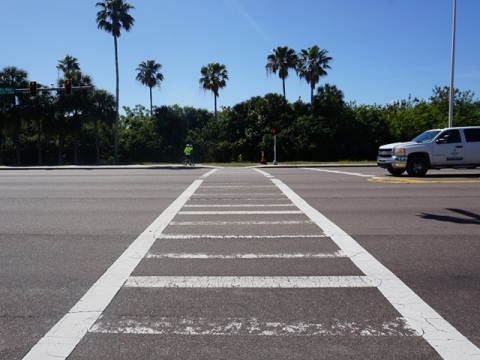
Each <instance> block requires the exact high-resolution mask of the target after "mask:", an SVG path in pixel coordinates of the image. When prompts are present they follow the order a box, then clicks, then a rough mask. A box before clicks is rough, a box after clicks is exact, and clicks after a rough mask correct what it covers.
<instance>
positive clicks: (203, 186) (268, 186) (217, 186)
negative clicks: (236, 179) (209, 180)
mask: <svg viewBox="0 0 480 360" xmlns="http://www.w3.org/2000/svg"><path fill="white" fill-rule="evenodd" d="M205 188H210V189H216V190H218V189H224V188H225V189H229V188H247V189H252V188H255V189H259V188H269V189H274V187H272V185H255V186H253V185H252V184H246V183H245V184H243V185H238V184H237V185H224V184H218V185H202V189H205Z"/></svg>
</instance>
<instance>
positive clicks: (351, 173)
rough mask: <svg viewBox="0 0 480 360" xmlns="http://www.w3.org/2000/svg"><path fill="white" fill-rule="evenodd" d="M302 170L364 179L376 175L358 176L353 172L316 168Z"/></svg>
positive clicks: (358, 174)
mask: <svg viewBox="0 0 480 360" xmlns="http://www.w3.org/2000/svg"><path fill="white" fill-rule="evenodd" d="M304 169H305V170H312V171H321V172H326V173H332V174H342V175H350V176H359V177H366V178H373V177H375V176H376V175H366V174H360V173H354V172H348V171H338V170H326V169H317V168H304Z"/></svg>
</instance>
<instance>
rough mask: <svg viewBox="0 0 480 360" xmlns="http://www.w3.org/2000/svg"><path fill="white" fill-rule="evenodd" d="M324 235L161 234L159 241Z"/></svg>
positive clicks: (297, 237) (319, 236)
mask: <svg viewBox="0 0 480 360" xmlns="http://www.w3.org/2000/svg"><path fill="white" fill-rule="evenodd" d="M325 237H327V236H326V235H321V234H319V235H305V234H300V235H284V234H280V235H278V234H277V235H213V234H202V235H194V234H165V235H164V234H162V235H159V236H158V239H159V240H192V239H320V238H325Z"/></svg>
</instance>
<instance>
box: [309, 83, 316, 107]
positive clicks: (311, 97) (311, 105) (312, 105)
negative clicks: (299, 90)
mask: <svg viewBox="0 0 480 360" xmlns="http://www.w3.org/2000/svg"><path fill="white" fill-rule="evenodd" d="M314 89H315V85H314V84H313V83H312V85H311V86H310V109H311V110H312V111H313V109H314V107H315V103H314V101H313V90H314Z"/></svg>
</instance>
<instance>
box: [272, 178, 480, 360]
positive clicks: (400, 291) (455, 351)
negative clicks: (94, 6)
mask: <svg viewBox="0 0 480 360" xmlns="http://www.w3.org/2000/svg"><path fill="white" fill-rule="evenodd" d="M271 181H272V182H273V183H274V184H276V185H277V186H278V187H279V189H280V190H282V192H283V193H284V194H285V195H287V197H288V198H289V199H290V200H291V201H292V202H293V203H294V204H295V205H296V206H297V207H298V208H299V209H301V210H302V211H303V212H305V214H306V215H307V216H308V217H309V218H310V219H312V220H313V221H315V222H316V223H317V224H318V226H319V227H320V228H321V229H323V230H324V231H325V233H326V234H327V235H328V236H329V237H330V238H331V239H332V240H333V241H334V242H335V243H336V244H337V245H338V247H339V248H340V249H341V250H342V251H344V252H345V253H346V254H347V255H354V254H355V256H351V257H350V258H351V260H352V261H353V262H354V263H355V265H356V266H357V267H358V268H359V269H360V270H361V271H362V272H363V273H364V274H365V275H367V276H370V277H374V278H376V279H378V281H380V282H381V285H380V286H379V287H378V288H379V290H380V291H381V292H382V294H383V295H384V296H385V297H386V299H387V300H388V301H389V302H390V303H391V304H392V305H393V306H394V307H395V309H397V311H398V312H399V313H400V314H401V315H402V316H403V317H404V318H405V319H406V320H407V321H408V324H409V326H410V327H412V328H413V329H415V331H417V332H418V333H421V334H423V335H422V336H423V338H424V339H425V340H426V341H427V342H428V343H429V344H430V345H431V346H432V347H433V348H434V349H435V350H436V351H437V352H438V353H439V354H440V355H441V356H442V357H443V358H444V359H452V360H458V359H466V358H471V357H473V356H476V357H479V356H480V349H479V348H478V347H476V346H475V345H474V344H473V343H472V342H471V341H470V340H468V339H467V338H466V337H465V336H463V335H462V334H461V333H460V332H459V331H458V330H457V329H455V328H454V327H453V326H452V325H450V324H449V323H448V322H447V321H446V320H445V319H443V318H442V317H441V316H440V314H438V313H437V312H436V311H435V310H434V309H432V308H431V307H430V306H429V305H428V304H427V303H425V302H424V301H423V300H422V299H421V298H420V297H419V296H418V295H417V294H415V293H414V292H413V291H412V290H411V289H410V288H409V287H408V286H407V285H406V284H405V283H404V282H403V281H401V280H400V279H399V278H398V277H397V276H395V274H393V273H392V272H391V271H390V270H388V269H387V268H386V267H385V266H384V265H382V264H381V263H380V262H379V261H378V260H377V259H376V258H374V257H373V256H372V255H371V254H370V253H368V252H367V251H366V250H365V249H364V248H363V247H362V246H361V245H360V244H358V243H357V242H356V241H355V240H354V239H353V238H352V237H350V236H349V235H348V234H347V233H346V232H344V231H343V230H342V229H340V228H339V227H338V226H337V225H335V224H334V223H333V222H331V221H330V220H329V219H327V218H326V217H325V216H324V215H322V214H321V213H319V212H318V211H317V210H316V209H315V208H313V207H312V206H310V205H309V204H308V203H307V202H306V201H305V200H303V199H302V198H301V197H300V196H298V195H297V194H296V193H295V192H294V191H293V190H291V189H290V188H289V187H288V186H287V185H285V184H284V183H283V182H282V181H280V180H278V179H275V178H273V179H271Z"/></svg>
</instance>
